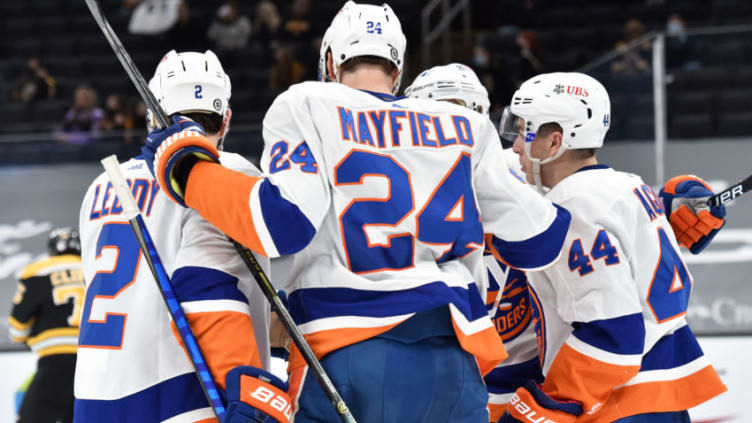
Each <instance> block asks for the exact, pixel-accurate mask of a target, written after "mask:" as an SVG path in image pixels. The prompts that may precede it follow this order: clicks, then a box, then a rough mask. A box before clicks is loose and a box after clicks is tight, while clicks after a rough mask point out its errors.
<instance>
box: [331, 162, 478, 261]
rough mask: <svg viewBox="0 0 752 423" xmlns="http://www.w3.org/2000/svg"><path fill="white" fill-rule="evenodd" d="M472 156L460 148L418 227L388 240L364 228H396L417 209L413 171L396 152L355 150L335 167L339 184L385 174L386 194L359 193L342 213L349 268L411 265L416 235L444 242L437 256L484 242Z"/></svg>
mask: <svg viewBox="0 0 752 423" xmlns="http://www.w3.org/2000/svg"><path fill="white" fill-rule="evenodd" d="M470 167H471V164H470V156H469V155H467V154H462V155H460V157H459V158H458V159H457V161H456V162H455V163H454V166H452V168H451V169H450V170H449V172H447V174H446V175H445V176H444V177H443V178H442V180H441V182H440V183H439V185H438V186H437V187H436V188H435V189H434V191H433V193H432V195H431V196H430V198H429V199H428V200H427V201H426V203H425V205H424V206H423V207H422V208H421V210H420V211H419V212H418V215H417V217H416V231H415V232H416V233H415V234H413V233H410V232H402V233H396V234H389V235H387V236H386V242H385V243H376V242H372V241H371V240H370V239H369V237H368V234H367V233H366V228H367V227H369V226H376V227H378V226H380V227H384V228H394V227H396V226H398V225H400V224H401V223H402V222H403V221H404V220H405V219H407V218H408V216H410V215H411V214H412V212H413V211H414V210H415V202H414V196H413V185H412V181H411V178H410V174H409V172H408V171H407V169H405V168H404V167H403V166H402V165H400V164H399V163H398V162H397V161H396V160H395V159H394V158H393V157H391V156H388V155H383V154H378V153H373V152H368V151H362V150H353V151H351V152H350V153H349V154H348V155H347V156H345V158H344V159H342V161H341V162H340V163H339V164H338V165H337V166H336V168H335V170H334V175H335V181H334V184H335V185H336V186H343V185H362V184H363V183H364V178H365V177H367V176H376V177H383V178H385V179H386V180H387V182H388V186H389V193H388V195H387V197H386V198H356V199H354V200H353V201H351V202H350V204H348V205H347V207H345V209H344V210H343V211H342V213H341V214H340V216H339V221H340V229H341V231H342V237H343V238H344V247H345V254H346V256H347V263H348V267H349V268H350V270H352V271H353V272H355V273H368V272H376V271H383V270H400V269H406V268H409V267H412V266H413V263H414V249H415V238H416V237H417V239H418V241H421V242H423V243H426V244H433V245H437V244H439V245H442V244H446V245H447V249H446V251H444V253H442V254H441V255H440V256H439V257H438V258H437V259H436V261H437V262H438V263H443V262H445V261H447V260H451V259H452V258H456V257H461V256H464V255H466V254H468V253H470V252H471V251H473V250H474V249H475V248H477V247H476V246H473V245H471V244H476V245H478V246H480V245H482V244H483V228H482V226H481V224H480V218H479V216H480V215H479V213H478V209H477V208H476V206H475V196H474V194H473V191H472V185H471V181H470V174H471V171H470Z"/></svg>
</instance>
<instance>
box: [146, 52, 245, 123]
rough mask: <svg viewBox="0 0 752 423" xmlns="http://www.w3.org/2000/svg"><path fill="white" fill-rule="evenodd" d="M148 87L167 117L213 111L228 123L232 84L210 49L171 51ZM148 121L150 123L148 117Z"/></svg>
mask: <svg viewBox="0 0 752 423" xmlns="http://www.w3.org/2000/svg"><path fill="white" fill-rule="evenodd" d="M149 88H150V89H151V91H152V93H154V96H155V97H156V98H157V100H158V101H159V104H161V105H162V108H163V109H164V111H165V113H167V115H168V116H169V115H172V114H174V113H178V112H181V113H190V112H199V113H216V114H218V115H220V116H222V119H223V122H224V123H225V126H226V124H227V122H226V120H227V119H228V116H227V115H228V113H227V106H228V104H229V102H230V94H231V90H232V86H231V84H230V77H229V76H227V74H225V71H224V70H223V69H222V64H221V63H220V62H219V59H218V58H217V56H216V55H215V54H214V53H213V52H212V51H211V50H207V51H206V52H204V53H196V52H183V53H177V52H176V51H175V50H170V52H168V53H167V54H165V56H164V57H163V58H162V61H160V62H159V65H157V70H156V71H155V72H154V77H153V78H152V79H151V81H149ZM147 123H148V124H152V123H153V122H152V119H150V116H148V117H147ZM151 129H152V128H149V130H151ZM223 132H227V130H226V129H225V130H224V131H223ZM221 135H224V134H221Z"/></svg>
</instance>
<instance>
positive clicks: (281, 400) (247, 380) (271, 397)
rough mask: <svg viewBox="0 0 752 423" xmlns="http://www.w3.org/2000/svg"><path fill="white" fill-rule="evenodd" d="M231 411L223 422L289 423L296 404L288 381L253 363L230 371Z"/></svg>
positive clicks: (228, 394)
mask: <svg viewBox="0 0 752 423" xmlns="http://www.w3.org/2000/svg"><path fill="white" fill-rule="evenodd" d="M226 381H227V413H226V414H225V418H224V420H223V421H222V423H251V422H253V423H273V422H276V423H287V422H289V421H290V416H291V415H292V405H291V404H290V398H289V397H288V396H287V384H286V383H284V382H282V381H281V380H279V378H278V377H276V376H274V375H273V374H271V373H269V372H266V371H264V370H261V369H259V368H256V367H251V366H238V367H235V368H234V369H232V370H230V372H229V373H227V378H226Z"/></svg>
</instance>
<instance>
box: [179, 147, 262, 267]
mask: <svg viewBox="0 0 752 423" xmlns="http://www.w3.org/2000/svg"><path fill="white" fill-rule="evenodd" d="M260 180H261V178H257V177H253V176H248V175H245V174H243V173H240V172H236V171H234V170H230V169H227V168H226V167H223V166H221V165H218V164H216V163H209V162H205V161H204V162H199V163H196V165H194V167H193V170H192V171H191V174H190V176H189V177H188V184H187V186H186V194H185V203H186V204H187V205H188V207H190V208H192V209H196V210H198V212H199V214H201V216H202V217H203V218H204V219H206V220H208V221H209V223H211V224H212V225H214V226H216V227H217V228H219V229H220V230H221V231H222V232H224V233H225V234H227V235H228V236H230V238H232V239H234V240H235V241H238V242H239V243H241V244H243V245H245V246H246V247H248V248H250V249H251V251H253V252H254V253H258V254H262V255H263V256H267V253H266V251H265V250H264V246H263V245H262V244H261V239H260V238H259V236H258V233H257V232H256V227H255V226H254V223H253V215H252V214H251V205H250V197H251V191H252V190H253V186H254V185H256V183H258V182H259V181H260Z"/></svg>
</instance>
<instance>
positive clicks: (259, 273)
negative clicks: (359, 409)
mask: <svg viewBox="0 0 752 423" xmlns="http://www.w3.org/2000/svg"><path fill="white" fill-rule="evenodd" d="M86 4H87V6H89V10H90V11H91V14H92V15H93V16H94V20H96V21H97V24H98V25H99V28H100V29H101V30H102V32H103V33H104V36H105V38H106V39H107V42H108V43H109V44H110V47H112V50H113V51H114V52H115V55H116V56H117V58H118V59H119V60H120V63H121V64H122V65H123V68H124V69H125V72H126V73H127V74H128V76H129V77H130V78H131V81H132V82H133V84H134V85H135V86H136V89H137V90H138V92H139V94H140V95H141V98H143V100H144V102H145V103H146V105H147V106H148V107H149V109H150V110H151V111H152V113H153V114H154V115H155V116H156V119H157V121H158V122H159V124H160V126H161V127H162V128H166V127H167V126H169V124H170V123H169V118H168V116H167V114H166V113H165V112H164V110H163V109H162V107H161V106H160V105H159V102H158V101H157V99H156V98H155V97H154V94H153V93H152V92H151V90H150V89H149V87H148V85H147V84H146V80H144V78H143V76H141V73H140V72H139V71H138V68H137V67H136V65H135V64H134V63H133V60H132V59H131V57H130V55H129V54H128V52H127V51H126V50H125V47H123V44H122V43H121V42H120V39H119V38H118V37H117V35H116V34H115V32H114V31H113V30H112V27H111V26H110V24H109V23H108V22H107V18H105V16H104V13H102V9H101V8H100V7H99V3H98V2H97V1H96V0H86ZM114 161H115V162H117V159H114ZM118 170H119V168H118ZM142 222H143V220H142ZM131 226H133V224H131ZM142 226H143V225H142ZM143 228H144V231H145V230H146V226H143ZM137 229H138V227H137V226H133V230H134V231H136V232H138V231H137ZM137 237H138V233H137ZM232 242H233V244H234V245H235V248H236V249H237V250H238V253H239V254H240V256H241V258H242V259H243V262H244V263H245V265H246V266H247V267H248V270H250V272H251V274H252V275H253V277H254V279H256V282H257V283H258V284H259V287H260V288H261V291H262V292H263V293H264V296H265V297H266V298H267V300H268V301H269V303H270V304H271V305H272V307H273V308H274V311H275V312H277V315H278V316H279V317H280V320H282V324H283V325H284V326H285V329H287V332H288V333H289V334H290V337H291V338H292V339H293V342H295V345H296V346H297V347H298V350H299V351H300V352H301V354H302V355H303V358H304V359H305V361H306V363H308V366H309V367H310V368H311V370H312V371H313V373H314V375H315V377H316V379H317V380H318V381H319V383H320V384H321V387H322V389H323V390H324V393H325V394H326V396H327V397H328V398H329V400H330V401H331V402H332V405H333V406H334V409H335V410H336V411H337V413H338V414H339V417H340V418H341V419H342V421H343V422H345V423H355V418H354V417H353V415H352V414H351V413H350V410H349V409H348V408H347V405H346V404H345V401H344V400H343V399H342V397H341V396H340V394H339V392H337V389H336V388H335V386H334V383H332V381H331V379H329V376H328V375H327V374H326V372H325V371H324V368H323V367H322V366H321V362H319V360H318V358H316V355H315V354H314V353H313V350H311V347H310V345H308V342H307V341H306V340H305V338H304V337H303V334H302V333H301V332H300V329H298V327H297V325H295V321H294V320H293V319H292V316H290V313H289V312H288V311H287V308H286V307H285V305H284V304H283V303H282V301H281V300H280V298H279V296H278V295H277V292H276V291H275V290H274V287H273V286H272V284H271V282H270V281H269V278H268V277H267V276H266V274H265V273H264V271H263V269H262V268H261V265H260V264H259V262H258V260H256V257H255V256H254V255H253V253H252V252H251V251H250V250H249V249H248V248H246V247H245V246H243V245H241V244H239V243H237V242H235V241H234V240H233V241H232ZM152 250H153V252H154V255H155V256H156V257H157V259H159V256H157V254H156V250H154V249H153V248H152ZM168 306H169V304H168ZM178 307H179V304H178ZM181 312H182V310H181ZM186 323H187V322H186ZM189 329H190V328H189ZM184 342H185V341H184ZM186 345H187V344H186ZM196 348H197V350H198V346H196ZM199 354H200V352H199ZM194 364H195V363H194ZM207 375H208V371H207ZM200 376H202V375H200ZM209 379H211V376H209ZM212 384H213V381H212ZM202 386H203V384H202ZM215 389H216V388H215ZM219 403H220V404H221V402H219ZM223 412H224V410H223ZM220 421H221V419H220Z"/></svg>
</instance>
